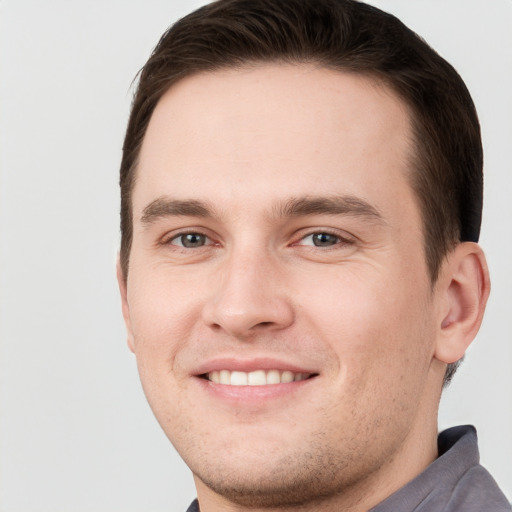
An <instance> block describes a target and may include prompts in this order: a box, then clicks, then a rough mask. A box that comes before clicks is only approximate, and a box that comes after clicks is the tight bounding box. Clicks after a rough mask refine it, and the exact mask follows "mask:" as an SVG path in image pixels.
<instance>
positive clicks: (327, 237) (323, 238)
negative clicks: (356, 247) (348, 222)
mask: <svg viewBox="0 0 512 512" xmlns="http://www.w3.org/2000/svg"><path fill="white" fill-rule="evenodd" d="M310 236H311V241H312V242H313V245H314V246H316V247H329V246H331V245H336V244H337V243H338V242H339V241H340V239H339V237H337V236H336V235H331V234H330V233H314V234H312V235H310Z"/></svg>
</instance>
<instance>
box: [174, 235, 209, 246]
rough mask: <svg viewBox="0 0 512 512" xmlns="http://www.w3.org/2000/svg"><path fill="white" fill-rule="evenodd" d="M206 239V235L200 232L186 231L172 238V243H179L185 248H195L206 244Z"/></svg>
mask: <svg viewBox="0 0 512 512" xmlns="http://www.w3.org/2000/svg"><path fill="white" fill-rule="evenodd" d="M206 240H207V237H206V235H202V234H201V233H186V234H184V235H180V236H177V237H176V238H175V239H174V244H175V245H181V246H182V247H186V248H187V249H195V248H197V247H203V245H206Z"/></svg>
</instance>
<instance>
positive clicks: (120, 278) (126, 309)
mask: <svg viewBox="0 0 512 512" xmlns="http://www.w3.org/2000/svg"><path fill="white" fill-rule="evenodd" d="M116 273H117V283H118V284H119V292H120V294H121V307H122V310H123V318H124V325H125V326H126V335H127V342H128V347H129V349H130V350H131V351H132V352H135V343H134V338H133V331H132V323H131V319H130V306H129V305H128V294H127V282H126V279H125V276H124V274H123V271H122V269H121V260H120V258H119V255H118V256H117V263H116Z"/></svg>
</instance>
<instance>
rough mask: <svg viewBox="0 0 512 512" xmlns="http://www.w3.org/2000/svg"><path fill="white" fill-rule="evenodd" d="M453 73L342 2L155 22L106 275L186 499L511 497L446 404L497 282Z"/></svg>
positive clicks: (468, 504) (397, 31)
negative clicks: (114, 251)
mask: <svg viewBox="0 0 512 512" xmlns="http://www.w3.org/2000/svg"><path fill="white" fill-rule="evenodd" d="M481 173H482V151H481V142H480V130H479V125H478V120H477V117H476V113H475V110H474V106H473V103H472V100H471V98H470V96H469V93H468V91H467V89H466V87H465V85H464V84H463V82H462V80H461V79H460V77H459V76H458V75H457V73H456V72H455V71H454V69H453V68H452V67H451V66H450V65H449V64H448V63H446V62H445V61H444V60H443V59H442V58H441V57H439V56H438V55H437V54H436V53H435V52H434V51H433V50H431V49H430V48H429V47H428V46H427V45H426V44H425V43H424V42H423V41H422V40H420V39H419V38H418V37H417V36H416V35H415V34H414V33H412V32H411V31H410V30H409V29H407V28H406V27H405V26H404V25H403V24H401V22H399V21H398V20H397V19H396V18H394V17H392V16H390V15H388V14H386V13H383V12H381V11H379V10H377V9H375V8H373V7H370V6H367V5H365V4H363V3H359V2H355V1H352V0H314V1H313V0H279V1H276V0H250V1H249V0H220V1H218V2H214V3H212V4H210V5H208V6H205V7H203V8H201V9H199V10H198V11H196V12H194V13H192V14H190V15H189V16H187V17H185V18H183V19H182V20H180V21H179V22H178V23H177V24H176V25H174V26H173V27H171V29H170V30H169V31H168V32H167V33H166V34H164V36H163V37H162V39H161V40H160V42H159V44H158V46H157V47H156V49H155V51H154V53H153V55H152V56H151V58H150V59H149V61H148V62H147V64H146V65H145V67H144V69H143V70H142V73H141V76H140V82H139V85H138V91H137V93H136V96H135V99H134V103H133V106H132V112H131V117H130V120H129V124H128V129H127V134H126V139H125V145H124V149H123V161H122V164H121V196H122V211H121V229H122V242H121V254H120V261H119V265H118V279H119V284H120V289H121V295H122V301H123V315H124V318H125V322H126V326H127V332H128V344H129V346H130V349H131V350H132V351H133V352H134V353H135V355H136V358H137V363H138V368H139V373H140V377H141V381H142V384H143V387H144V390H145V393H146V396H147V398H148V401H149V403H150V405H151V407H152V409H153V411H154V413H155V416H156V417H157V419H158V421H159V422H160V424H161V426H162V428H163V430H164V431H165V433H166V434H167V436H168V437H169V439H170V440H171V442H172V443H173V444H174V446H175V447H176V449H177V450H178V452H179V453H180V455H181V456H182V457H183V459H184V460H185V462H186V463H187V465H188V466H189V467H190V469H191V470H192V472H193V474H194V481H195V484H196V488H197V493H198V502H194V503H193V504H192V505H191V507H190V509H189V510H190V511H194V510H199V508H200V510H201V511H202V512H216V511H220V510H237V511H244V510H249V509H250V510H256V511H258V510H269V511H272V510H323V511H334V510H336V511H339V510H345V511H353V512H355V511H367V510H372V511H375V512H386V511H413V510H415V511H420V510H421V511H423V512H427V511H440V510H443V511H462V510H463V511H477V510H478V511H483V510H486V511H487V510H489V511H507V510H510V506H509V504H508V502H507V500H506V499H505V497H504V496H503V494H502V493H501V491H500V490H499V489H498V487H497V485H496V484H495V482H494V480H493V479H492V477H491V476H490V475H489V474H488V473H487V471H486V470H485V469H484V468H482V467H481V466H480V465H479V464H478V448H477V445H476V435H475V432H474V430H473V429H472V428H471V427H459V428H456V429H451V430H449V431H447V432H445V433H443V434H441V435H440V436H439V439H438V436H437V409H438V403H439V399H440V395H441V391H442V387H443V383H447V382H449V380H450V379H451V378H452V376H453V373H454V372H455V370H456V367H457V364H458V362H459V361H460V360H461V359H462V357H463V355H464V352H465V350H466V348H467V347H468V345H469V344H470V343H471V341H472V339H473V338H474V336H475V334H476V332H477V331H478V328H479V326H480V323H481V320H482V316H483V312H484V309H485V304H486V301H487V297H488V294H489V287H490V285H489V277H488V272H487V267H486V263H485V257H484V255H483V253H482V250H481V249H480V247H479V246H478V245H477V244H476V242H477V240H478V235H479V229H480V219H481V205H482V174H481Z"/></svg>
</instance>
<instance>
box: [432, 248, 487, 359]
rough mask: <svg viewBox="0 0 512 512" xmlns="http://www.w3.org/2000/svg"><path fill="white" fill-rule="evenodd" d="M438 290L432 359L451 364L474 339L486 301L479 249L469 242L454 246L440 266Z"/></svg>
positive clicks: (484, 267) (483, 269)
mask: <svg viewBox="0 0 512 512" xmlns="http://www.w3.org/2000/svg"><path fill="white" fill-rule="evenodd" d="M437 286H438V288H437V293H439V294H440V299H441V300H440V304H441V308H440V312H439V319H438V321H439V330H438V333H439V336H438V338H437V342H436V349H435V352H434V356H435V357H436V358H437V359H439V360H440V361H442V362H444V363H447V364H448V363H454V362H455V361H458V360H459V359H461V358H462V356H463V355H464V353H465V352H466V349H467V348H468V347H469V345H470V344H471V342H472V341H473V338H474V337H475V336H476V333H477V332H478V329H479V328H480V324H481V323H482V318H483V315H484V311H485V305H486V303H487V298H488V297H489V291H490V280H489V271H488V269H487V263H486V261H485V255H484V253H483V251H482V249H481V248H480V246H479V245H477V244H475V243H472V242H463V243H461V244H459V245H457V247H456V248H455V249H454V250H453V251H452V252H451V253H450V254H449V255H448V257H447V258H446V260H445V262H444V264H443V266H442V269H441V274H440V276H439V278H438V283H437Z"/></svg>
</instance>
